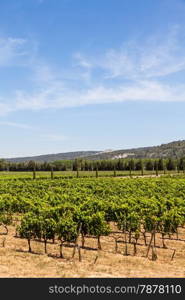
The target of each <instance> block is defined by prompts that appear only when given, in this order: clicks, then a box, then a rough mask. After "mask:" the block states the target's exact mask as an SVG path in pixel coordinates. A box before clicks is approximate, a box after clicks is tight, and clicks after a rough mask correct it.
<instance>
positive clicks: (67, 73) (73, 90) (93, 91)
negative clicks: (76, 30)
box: [0, 27, 185, 139]
mask: <svg viewBox="0 0 185 300" xmlns="http://www.w3.org/2000/svg"><path fill="white" fill-rule="evenodd" d="M183 39H185V36H184V33H182V32H181V29H179V28H178V27H174V28H172V30H171V31H170V32H169V33H168V34H167V35H166V36H165V37H150V38H149V39H148V40H145V41H144V42H141V41H140V42H138V41H131V42H128V43H125V44H124V45H123V46H122V47H121V48H120V49H110V50H107V51H106V52H105V53H104V54H101V55H99V56H97V55H96V57H94V58H93V57H88V58H87V57H85V56H83V55H82V54H80V53H76V54H75V55H74V56H73V58H75V60H76V63H75V64H73V65H72V66H71V67H69V68H68V69H64V68H63V69H62V71H61V70H60V69H59V68H58V69H57V71H56V68H53V67H51V66H50V65H49V64H47V63H46V62H44V61H43V59H42V60H40V61H39V57H38V56H37V55H35V52H34V51H33V53H32V52H31V53H32V54H30V56H31V57H32V62H34V63H32V64H29V63H28V64H27V66H28V68H29V69H30V72H31V73H30V74H32V77H33V82H34V83H35V88H33V89H32V91H31V92H30V91H26V90H24V89H22V90H17V91H15V92H14V96H13V97H11V98H13V100H10V99H9V98H8V97H7V98H2V97H1V99H0V114H1V115H3V114H8V113H10V112H15V111H20V110H42V109H52V108H54V109H60V108H66V107H77V106H82V105H90V104H101V103H117V102H123V101H166V102H167V101H174V102H175V101H176V102H178V101H179V102H180V101H181V102H182V101H185V82H184V83H183V78H182V76H181V78H182V80H181V82H182V83H170V82H169V81H168V80H165V79H166V78H167V76H170V75H173V74H174V73H178V72H182V71H185V46H184V44H183V41H184V40H183ZM6 43H7V45H8V46H7V47H8V49H12V50H11V51H10V50H9V53H10V54H9V55H7V58H6V56H5V52H6V51H5V50H3V51H2V52H3V53H4V60H3V59H2V63H3V61H4V64H5V63H6V64H7V62H9V63H10V62H11V59H12V57H13V56H16V55H17V56H20V57H21V56H24V55H23V53H26V51H23V49H24V47H23V45H24V43H25V41H24V40H22V39H7V40H6ZM6 43H5V42H4V44H6ZM19 46H21V47H22V48H21V47H20V49H19ZM3 47H4V48H3ZM3 47H2V45H1V46H0V49H5V48H6V47H5V46H3ZM7 52H8V51H7ZM28 57H29V56H28ZM28 61H29V58H28ZM161 79H163V80H161ZM55 138H56V137H55ZM56 139H57V138H56Z"/></svg>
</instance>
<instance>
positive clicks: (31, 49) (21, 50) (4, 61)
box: [0, 37, 37, 67]
mask: <svg viewBox="0 0 185 300" xmlns="http://www.w3.org/2000/svg"><path fill="white" fill-rule="evenodd" d="M36 48H37V47H36V44H34V43H32V42H30V41H28V40H26V39H24V38H13V37H0V67H10V66H11V67H12V66H17V65H18V66H25V65H26V66H27V65H29V64H30V63H31V61H32V58H33V56H34V55H35V51H36Z"/></svg>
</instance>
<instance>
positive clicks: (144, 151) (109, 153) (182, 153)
mask: <svg viewBox="0 0 185 300" xmlns="http://www.w3.org/2000/svg"><path fill="white" fill-rule="evenodd" d="M160 157H162V158H168V157H171V158H181V157H185V140H181V141H174V142H171V143H168V144H162V145H160V146H152V147H142V148H132V149H123V150H105V151H76V152H66V153H58V154H48V155H39V156H32V157H19V158H9V159H6V160H7V161H11V162H23V161H29V160H34V161H40V162H43V161H47V162H52V161H56V160H72V159H75V158H85V159H89V160H99V159H116V158H160Z"/></svg>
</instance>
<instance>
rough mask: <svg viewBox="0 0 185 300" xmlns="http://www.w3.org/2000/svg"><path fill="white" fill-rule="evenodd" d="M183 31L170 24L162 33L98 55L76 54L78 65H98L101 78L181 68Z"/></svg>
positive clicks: (143, 76) (184, 53)
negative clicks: (164, 34) (168, 29)
mask: <svg viewBox="0 0 185 300" xmlns="http://www.w3.org/2000/svg"><path fill="white" fill-rule="evenodd" d="M184 41H185V35H184V32H183V31H182V30H181V29H180V28H179V27H178V26H174V27H173V28H172V29H171V31H170V32H169V33H168V34H167V35H166V36H160V37H157V36H156V37H150V38H148V39H146V40H144V41H142V40H140V41H129V42H126V43H124V44H123V45H122V47H121V48H120V49H109V50H107V51H106V52H105V53H104V54H103V55H100V56H99V57H97V56H96V57H86V56H83V55H82V54H79V53H78V55H76V59H77V60H78V62H79V64H81V66H88V67H90V68H91V70H92V69H93V68H94V69H101V70H102V71H103V72H104V76H105V78H119V77H120V78H124V79H130V80H136V79H140V80H141V79H147V78H158V77H163V76H167V75H170V74H173V73H176V72H179V71H182V70H185V47H184V46H183V42H184Z"/></svg>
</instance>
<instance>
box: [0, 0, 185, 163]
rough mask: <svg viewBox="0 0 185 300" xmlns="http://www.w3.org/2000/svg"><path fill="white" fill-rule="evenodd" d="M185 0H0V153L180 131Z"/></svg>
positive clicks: (104, 145) (183, 135)
mask: <svg viewBox="0 0 185 300" xmlns="http://www.w3.org/2000/svg"><path fill="white" fill-rule="evenodd" d="M184 15H185V1H184V0H155V1H153V0H139V1H138V0H26V1H25V0H2V1H0V139H1V147H0V157H15V156H26V155H37V154H48V153H58V152H67V151H78V150H105V149H124V148H132V147H140V146H149V145H158V144H161V143H166V142H170V141H173V140H179V139H185V122H184V112H185V18H184Z"/></svg>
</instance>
